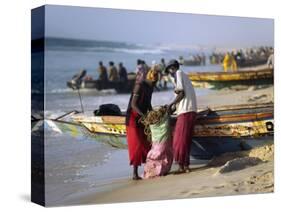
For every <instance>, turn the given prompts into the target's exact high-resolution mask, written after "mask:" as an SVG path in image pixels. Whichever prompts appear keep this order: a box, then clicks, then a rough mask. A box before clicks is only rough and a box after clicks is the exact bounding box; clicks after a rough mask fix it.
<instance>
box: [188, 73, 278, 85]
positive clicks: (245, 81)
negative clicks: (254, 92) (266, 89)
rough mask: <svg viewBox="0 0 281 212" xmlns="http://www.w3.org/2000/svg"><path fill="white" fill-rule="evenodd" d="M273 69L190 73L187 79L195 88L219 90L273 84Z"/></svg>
mask: <svg viewBox="0 0 281 212" xmlns="http://www.w3.org/2000/svg"><path fill="white" fill-rule="evenodd" d="M273 72H274V70H273V69H270V68H265V69H259V70H243V71H242V70H240V71H239V70H238V71H237V72H190V73H188V76H189V79H190V80H191V81H192V84H193V86H195V87H204V88H213V89H221V88H225V87H232V86H236V85H248V86H250V85H270V84H273Z"/></svg>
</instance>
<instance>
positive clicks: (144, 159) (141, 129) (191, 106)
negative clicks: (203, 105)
mask: <svg viewBox="0 0 281 212" xmlns="http://www.w3.org/2000/svg"><path fill="white" fill-rule="evenodd" d="M163 62H164V61H162V63H163ZM160 67H161V66H160V65H159V64H156V62H153V64H152V66H151V67H150V68H148V67H146V64H145V63H144V61H141V60H139V61H138V65H137V73H136V81H135V86H134V89H133V91H132V93H131V97H130V100H129V104H128V108H127V113H126V114H127V115H126V132H127V142H128V152H129V160H130V161H129V163H130V165H132V166H133V179H134V180H139V179H142V178H141V177H140V176H139V174H138V167H139V166H140V165H141V164H142V163H144V164H145V165H144V174H143V178H152V177H157V176H163V175H166V174H168V172H169V171H170V168H171V166H172V163H173V161H175V162H176V163H177V164H178V165H179V168H178V170H177V171H176V173H184V172H186V171H190V169H189V154H190V146H191V138H192V133H193V127H194V123H195V118H196V111H197V103H196V96H195V91H194V88H193V86H192V84H191V81H190V80H189V78H188V77H187V75H186V74H185V73H184V72H183V71H182V70H180V64H179V62H178V61H177V60H171V61H170V62H169V63H168V64H167V66H165V68H164V70H161V69H160ZM161 71H163V72H162V73H165V74H166V75H170V76H171V78H172V79H173V82H174V85H175V90H174V92H175V95H176V96H175V99H174V101H172V102H171V103H170V104H167V105H165V106H163V107H162V110H161V111H155V109H153V108H152V105H151V99H152V94H153V90H154V87H155V86H156V85H157V82H158V80H159V77H160V76H161ZM174 112H175V113H176V114H177V122H176V126H175V129H174V133H173V135H174V136H172V132H171V126H170V123H169V119H168V117H169V115H170V114H172V113H174ZM151 113H153V114H151ZM159 114H160V115H159ZM148 117H152V118H151V121H152V122H151V123H150V122H148V123H150V125H149V130H150V131H151V141H150V138H149V136H148V135H147V131H146V127H145V125H144V122H145V121H144V120H146V122H147V118H148ZM157 117H158V118H157ZM155 119H157V120H156V121H157V122H154V121H155Z"/></svg>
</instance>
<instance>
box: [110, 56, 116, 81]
mask: <svg viewBox="0 0 281 212" xmlns="http://www.w3.org/2000/svg"><path fill="white" fill-rule="evenodd" d="M109 81H111V82H116V81H118V72H117V68H116V67H115V66H114V62H112V61H110V62H109Z"/></svg>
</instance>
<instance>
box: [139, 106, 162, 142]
mask: <svg viewBox="0 0 281 212" xmlns="http://www.w3.org/2000/svg"><path fill="white" fill-rule="evenodd" d="M166 113H167V107H165V106H161V107H160V108H159V109H156V110H152V111H149V112H148V113H147V114H146V115H145V116H143V117H141V118H140V119H139V123H142V124H143V125H144V134H145V135H146V136H147V139H148V140H149V141H151V131H150V127H149V126H150V125H152V124H157V123H159V122H160V121H161V120H162V118H163V117H164V116H165V114H166Z"/></svg>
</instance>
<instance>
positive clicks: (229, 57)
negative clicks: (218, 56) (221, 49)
mask: <svg viewBox="0 0 281 212" xmlns="http://www.w3.org/2000/svg"><path fill="white" fill-rule="evenodd" d="M223 70H224V71H225V72H228V70H231V71H237V63H236V61H235V59H234V55H233V54H230V53H229V52H227V53H226V54H225V56H224V59H223Z"/></svg>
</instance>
